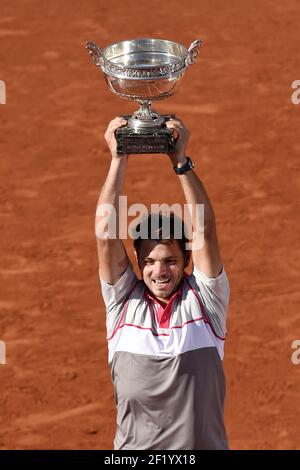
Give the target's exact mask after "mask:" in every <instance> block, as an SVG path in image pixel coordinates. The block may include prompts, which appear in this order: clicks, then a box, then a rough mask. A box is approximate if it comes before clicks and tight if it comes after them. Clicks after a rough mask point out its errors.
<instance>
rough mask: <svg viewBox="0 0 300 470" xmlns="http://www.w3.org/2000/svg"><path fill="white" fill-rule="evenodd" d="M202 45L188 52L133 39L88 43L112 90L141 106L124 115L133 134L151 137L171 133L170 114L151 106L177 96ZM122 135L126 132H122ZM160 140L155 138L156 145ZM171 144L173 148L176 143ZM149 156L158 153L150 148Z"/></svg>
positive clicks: (175, 45) (159, 42) (165, 43)
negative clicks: (102, 45) (166, 123)
mask: <svg viewBox="0 0 300 470" xmlns="http://www.w3.org/2000/svg"><path fill="white" fill-rule="evenodd" d="M201 44H202V41H201V40H200V39H198V40H196V41H194V42H193V43H192V44H191V45H190V47H189V48H188V49H187V48H186V47H185V46H183V45H182V44H178V43H176V42H173V41H167V40H162V39H133V40H126V41H121V42H118V43H115V44H112V45H110V46H108V47H106V48H105V49H101V48H100V47H99V46H97V44H96V43H94V42H87V43H86V48H87V49H89V51H90V55H91V57H92V60H93V61H94V63H95V64H96V66H97V67H99V68H100V69H101V70H102V72H103V73H104V76H105V80H106V83H107V85H108V87H109V89H110V90H111V91H112V92H113V93H115V94H116V95H118V96H120V97H121V98H125V99H127V100H132V101H137V102H138V103H139V104H140V109H139V110H138V111H136V112H135V113H134V114H133V115H131V116H124V117H126V118H127V120H128V128H129V129H127V130H128V132H129V133H130V132H131V134H130V135H133V134H136V135H144V136H145V134H147V133H148V134H149V136H150V134H151V133H152V134H153V132H154V133H155V137H158V132H159V133H160V135H163V134H164V135H167V134H168V133H169V132H170V130H169V129H166V127H165V122H166V120H167V119H169V118H170V117H171V115H168V116H161V115H160V114H159V113H157V112H155V111H153V110H152V109H151V103H152V101H158V100H162V99H164V98H167V97H169V96H172V95H173V94H174V93H176V91H177V90H178V88H179V85H180V82H181V80H182V78H183V76H184V74H185V71H186V69H187V68H188V67H189V66H190V65H192V64H193V63H194V62H195V60H196V58H197V56H198V53H199V48H200V46H201ZM155 129H156V130H155ZM122 132H123V133H124V132H126V131H119V133H122ZM170 138H172V136H170ZM148 140H149V139H148ZM152 140H153V139H152ZM158 140H159V139H158V138H156V143H158ZM149 142H150V141H149ZM170 144H171V145H173V146H174V142H173V143H172V142H170ZM150 147H151V145H150ZM150 147H149V148H148V150H149V149H150ZM158 147H159V146H158ZM158 147H157V148H158ZM162 148H163V147H160V150H162ZM168 149H169V147H168ZM146 150H147V149H146ZM154 150H155V145H154ZM162 151H163V150H162ZM141 153H148V152H146V151H144V152H143V151H142V152H141ZM149 153H157V152H155V151H153V152H152V151H151V149H150V151H149Z"/></svg>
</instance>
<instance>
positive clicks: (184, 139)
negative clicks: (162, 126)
mask: <svg viewBox="0 0 300 470" xmlns="http://www.w3.org/2000/svg"><path fill="white" fill-rule="evenodd" d="M166 127H168V128H169V129H174V131H175V136H174V137H175V151H174V153H169V154H168V155H169V157H170V159H171V160H172V162H173V164H174V165H177V164H178V163H185V162H186V148H187V144H188V141H189V138H190V132H189V130H188V129H187V128H186V126H185V125H184V124H183V122H182V121H181V120H180V119H178V118H177V117H176V118H174V119H170V120H169V121H167V122H166Z"/></svg>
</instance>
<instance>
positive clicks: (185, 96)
mask: <svg viewBox="0 0 300 470" xmlns="http://www.w3.org/2000/svg"><path fill="white" fill-rule="evenodd" d="M299 26H300V7H299V1H298V0H289V1H288V2H282V1H280V0H273V1H270V0H242V1H241V0H228V1H226V2H224V1H222V0H210V1H201V0H197V1H196V0H193V1H189V2H186V4H185V3H184V2H182V1H179V0H173V1H172V2H162V1H158V0H152V1H151V2H148V1H144V0H141V1H138V2H137V1H133V0H128V1H124V2H106V1H96V0H87V1H85V2H81V1H79V0H65V1H63V2H62V1H59V0H51V2H41V1H37V0H27V1H24V2H17V1H16V0H11V1H9V0H3V1H1V15H0V79H1V80H3V81H5V83H6V87H7V98H6V104H5V105H0V157H1V159H0V170H1V190H0V199H1V206H0V212H1V231H0V237H1V238H0V246H1V263H0V285H1V298H0V339H1V340H3V341H5V343H6V348H7V357H6V362H7V363H6V365H0V384H1V388H0V416H1V418H0V423H1V425H0V426H1V427H0V448H1V449H22V448H24V449H58V448H63V449H111V448H112V445H113V444H112V442H113V436H114V432H115V411H114V396H113V390H112V386H111V382H110V374H109V369H108V365H107V348H106V335H105V313H104V307H103V303H102V299H101V295H100V291H99V281H98V272H97V268H98V266H97V254H96V244H95V236H94V213H95V207H96V203H97V199H98V194H99V191H100V188H101V186H102V184H103V182H104V179H105V175H106V173H107V170H108V167H109V162H110V155H109V152H108V150H107V148H106V144H105V141H104V138H103V134H104V132H105V129H106V127H107V125H108V123H109V121H110V120H111V119H112V118H113V117H115V116H117V115H118V114H121V113H132V112H133V111H134V110H135V109H137V106H136V104H135V103H130V102H126V101H125V100H122V99H120V98H118V97H116V96H114V95H113V94H112V93H111V92H110V91H109V90H108V88H107V86H106V84H105V82H104V79H103V75H102V72H100V71H99V70H97V68H96V67H95V66H94V65H93V64H92V62H91V60H90V58H89V55H88V52H87V50H85V48H84V44H85V41H88V40H92V41H95V42H97V43H98V44H99V45H100V46H101V47H106V46H107V45H109V44H111V43H113V42H118V41H120V40H123V39H128V38H137V37H153V38H163V39H170V40H174V41H176V42H180V43H182V44H184V45H185V46H189V44H190V43H191V42H192V41H193V40H195V39H196V38H202V39H203V40H204V42H205V46H204V47H203V49H202V50H201V55H200V57H199V60H198V61H197V63H196V64H195V65H193V66H192V67H191V68H190V69H189V70H188V72H187V73H186V76H185V78H184V80H183V82H182V86H181V89H180V91H179V93H178V94H177V95H176V96H174V97H172V98H170V99H168V100H165V101H163V102H161V103H159V104H157V105H156V108H157V109H158V110H159V111H160V112H162V113H175V114H176V115H178V116H179V117H180V118H181V119H182V120H183V121H184V122H185V124H186V125H187V127H188V128H189V129H190V131H191V139H190V143H189V147H188V154H189V155H191V156H192V158H193V160H194V162H195V164H196V170H197V173H198V175H199V176H200V177H201V179H202V180H203V182H204V184H205V186H206V188H207V191H208V193H209V195H210V197H211V200H212V202H213V205H214V208H215V212H216V217H217V223H218V235H219V241H220V246H221V251H222V256H223V260H224V265H225V268H226V270H227V272H228V275H229V277H230V282H231V304H230V312H229V319H228V338H227V341H226V348H225V361H224V367H225V370H226V376H227V400H226V410H225V416H226V423H227V429H228V435H229V441H230V446H231V448H233V449H284V448H286V449H300V438H299V413H300V393H299V392H300V365H298V366H297V365H294V364H292V362H291V355H292V352H293V350H292V349H291V344H292V342H293V341H294V340H296V339H300V321H299V316H300V310H299V300H300V294H299V254H300V249H299V239H300V234H299V210H300V207H299V183H300V181H299V152H300V143H299V122H300V105H298V106H297V105H294V104H292V102H291V95H292V92H293V90H292V88H291V84H292V82H293V81H294V80H297V79H300V67H299V64H300V48H299V39H300V33H299ZM154 108H155V107H154ZM124 193H125V194H128V196H129V201H128V203H129V204H132V203H134V202H141V203H145V204H147V205H149V204H150V203H159V202H166V203H169V204H171V203H173V202H180V203H183V202H184V200H183V197H182V193H181V189H180V185H179V181H178V179H177V177H176V175H175V174H174V172H173V170H172V167H171V164H170V161H169V160H168V157H167V156H165V155H152V156H149V155H147V156H131V157H130V160H129V167H128V172H127V179H126V186H125V190H124ZM126 247H127V249H128V251H129V254H130V256H132V254H133V252H132V249H131V242H130V241H128V243H126Z"/></svg>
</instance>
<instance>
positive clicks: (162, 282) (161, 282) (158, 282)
mask: <svg viewBox="0 0 300 470" xmlns="http://www.w3.org/2000/svg"><path fill="white" fill-rule="evenodd" d="M154 282H156V284H167V282H169V279H167V280H166V281H158V280H156V281H154Z"/></svg>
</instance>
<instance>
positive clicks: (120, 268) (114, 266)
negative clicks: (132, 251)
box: [97, 238, 129, 284]
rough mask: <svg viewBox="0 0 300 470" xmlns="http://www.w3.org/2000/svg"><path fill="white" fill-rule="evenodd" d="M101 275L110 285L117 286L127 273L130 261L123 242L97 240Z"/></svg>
mask: <svg viewBox="0 0 300 470" xmlns="http://www.w3.org/2000/svg"><path fill="white" fill-rule="evenodd" d="M97 250H98V260H99V274H100V277H101V279H103V280H104V281H105V282H107V283H108V284H115V283H116V282H118V280H119V279H120V278H121V276H122V274H123V273H124V272H125V271H126V269H127V267H128V264H129V260H128V256H127V253H126V250H125V247H124V244H123V242H122V241H121V240H111V239H106V240H100V239H99V238H97Z"/></svg>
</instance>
